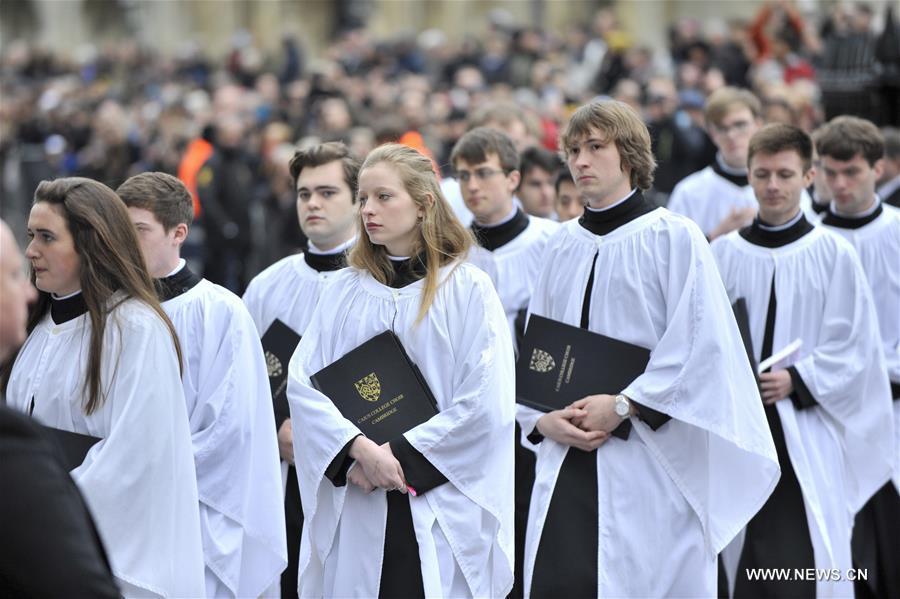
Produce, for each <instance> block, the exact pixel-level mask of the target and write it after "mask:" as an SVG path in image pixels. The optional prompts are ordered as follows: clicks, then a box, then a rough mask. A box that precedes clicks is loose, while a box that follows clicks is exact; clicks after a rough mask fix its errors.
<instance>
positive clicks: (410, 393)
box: [310, 331, 438, 445]
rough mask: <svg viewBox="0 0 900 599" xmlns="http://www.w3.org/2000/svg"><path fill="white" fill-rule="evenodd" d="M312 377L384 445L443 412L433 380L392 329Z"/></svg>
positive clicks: (347, 414)
mask: <svg viewBox="0 0 900 599" xmlns="http://www.w3.org/2000/svg"><path fill="white" fill-rule="evenodd" d="M310 382H311V383H312V385H313V387H315V388H316V389H318V390H319V391H320V392H321V393H322V394H324V395H326V396H328V398H329V399H331V401H332V402H334V405H335V406H336V407H337V409H338V410H340V412H341V414H342V415H343V416H344V418H346V419H347V420H349V421H350V422H352V423H353V424H355V425H356V426H357V427H358V428H359V430H360V431H362V433H363V434H364V435H365V436H366V437H368V438H369V439H371V440H373V441H374V442H375V443H378V444H379V445H381V444H383V443H387V442H389V441H392V440H394V439H398V438H400V437H401V436H402V435H403V433H405V432H406V431H408V430H410V429H411V428H414V427H416V426H418V425H419V424H422V423H423V422H425V421H426V420H428V419H429V418H431V417H432V416H434V415H435V414H437V413H438V409H437V402H436V401H435V399H434V395H432V393H431V389H430V388H429V387H428V383H427V382H426V381H425V379H424V377H423V376H422V373H421V372H419V368H418V367H417V366H416V365H415V364H413V362H412V361H411V360H410V359H409V356H408V355H406V351H405V350H404V349H403V345H402V344H401V343H400V339H398V338H397V336H396V335H394V333H393V332H391V331H384V332H383V333H379V334H378V335H376V336H374V337H372V338H371V339H369V340H368V341H366V342H365V343H363V344H362V345H360V346H359V347H357V348H355V349H352V350H350V352H348V353H347V354H346V355H345V356H343V357H342V358H340V359H338V360H337V361H335V362H333V363H332V364H330V365H328V366H326V367H325V368H323V369H322V370H320V371H319V372H317V373H315V374H314V375H312V376H311V377H310Z"/></svg>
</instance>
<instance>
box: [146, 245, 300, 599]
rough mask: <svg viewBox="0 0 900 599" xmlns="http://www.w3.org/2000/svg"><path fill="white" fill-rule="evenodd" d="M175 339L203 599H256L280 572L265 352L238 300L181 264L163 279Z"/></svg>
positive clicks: (282, 559) (280, 531)
mask: <svg viewBox="0 0 900 599" xmlns="http://www.w3.org/2000/svg"><path fill="white" fill-rule="evenodd" d="M160 282H161V286H162V297H161V298H160V299H162V300H163V304H162V306H163V309H164V310H165V311H166V314H168V316H169V318H170V319H171V321H172V324H173V325H174V326H175V330H176V331H177V332H178V338H179V339H180V340H181V352H182V356H183V358H184V372H183V375H182V383H183V388H184V397H185V401H186V405H187V413H188V421H189V424H190V429H191V440H192V443H193V449H194V466H195V468H196V471H197V492H198V495H199V499H200V531H201V534H202V536H203V556H204V560H205V563H206V593H207V596H208V597H229V596H230V597H258V596H260V595H261V594H262V593H263V592H264V591H265V590H266V589H267V588H269V587H270V586H271V585H272V584H273V583H274V582H275V581H276V580H277V579H278V578H279V577H280V576H281V571H282V570H284V568H285V566H286V565H287V550H286V541H285V527H284V512H283V510H282V502H281V470H280V468H279V460H278V443H277V440H276V438H275V429H274V426H273V424H274V423H273V417H272V407H271V406H272V403H271V393H270V391H269V377H268V373H267V371H266V363H265V358H264V357H263V351H262V345H261V344H260V341H259V335H257V332H256V327H255V326H254V324H253V321H252V319H251V318H250V315H249V314H248V313H247V309H246V308H245V307H244V305H243V304H242V303H241V300H240V298H238V297H237V296H236V295H234V294H233V293H231V292H230V291H228V290H227V289H225V288H224V287H220V286H218V285H215V284H213V283H210V282H209V281H207V280H206V279H200V278H199V277H197V276H196V275H194V274H193V273H192V272H191V271H190V269H189V268H188V267H187V266H186V265H184V264H183V261H182V266H181V268H180V269H179V270H178V271H177V272H176V273H173V274H172V275H170V276H169V277H166V278H165V279H162V280H161V281H160Z"/></svg>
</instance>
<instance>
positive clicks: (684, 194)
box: [667, 162, 814, 238]
mask: <svg viewBox="0 0 900 599" xmlns="http://www.w3.org/2000/svg"><path fill="white" fill-rule="evenodd" d="M758 206H759V204H757V202H756V196H755V195H754V194H753V188H752V187H750V185H749V184H748V182H747V176H746V175H733V174H730V173H728V172H726V171H725V170H724V169H723V168H722V166H721V165H720V164H719V163H718V162H715V163H713V165H711V166H707V167H706V168H704V169H703V170H700V171H697V172H696V173H694V174H692V175H688V176H687V177H685V178H684V179H683V180H682V181H680V182H679V183H678V185H676V186H675V189H673V190H672V195H671V197H670V198H669V203H668V206H667V208H668V209H669V210H671V211H672V212H675V213H678V214H682V215H684V216H686V217H688V218H689V219H691V220H692V221H694V222H695V223H697V226H699V227H700V229H701V230H702V231H703V234H704V235H706V237H707V238H709V236H710V234H711V233H712V232H713V229H715V228H716V227H717V226H718V225H719V223H721V222H722V221H723V220H725V218H726V217H727V216H728V214H729V213H730V212H731V211H732V210H735V209H737V210H741V209H744V208H752V209H753V210H756V209H757V208H758ZM800 206H801V208H802V209H803V212H804V213H805V214H806V215H807V216H808V217H809V218H810V219H812V218H813V217H814V211H813V201H812V197H810V195H809V193H808V192H807V191H806V190H804V191H803V194H802V195H801V199H800Z"/></svg>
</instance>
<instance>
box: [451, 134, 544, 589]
mask: <svg viewBox="0 0 900 599" xmlns="http://www.w3.org/2000/svg"><path fill="white" fill-rule="evenodd" d="M519 162H520V160H519V154H518V152H517V151H516V146H515V145H514V144H513V141H512V139H510V138H509V136H507V135H506V134H505V133H503V132H502V131H500V130H499V129H495V128H491V127H476V128H475V129H472V130H471V131H469V132H468V133H466V134H465V135H463V136H462V137H461V138H460V139H459V141H457V142H456V145H455V146H454V147H453V150H452V152H451V154H450V164H451V165H452V166H453V169H454V171H455V172H456V177H457V179H458V180H459V185H460V189H461V191H462V196H463V200H464V201H465V203H466V207H467V208H468V209H469V210H470V211H471V212H472V214H473V215H474V220H473V221H472V225H471V227H470V229H471V231H472V232H473V233H474V234H475V240H476V241H477V242H478V244H479V246H480V247H481V248H483V249H484V250H487V252H490V256H489V257H492V258H493V262H494V265H495V267H496V271H497V278H496V281H495V286H496V288H497V292H498V293H499V294H500V301H501V303H502V304H503V309H504V311H505V312H506V318H507V320H508V323H509V330H510V334H511V336H512V339H513V342H514V343H515V344H516V345H517V344H518V340H519V338H521V335H522V332H523V330H524V327H525V314H526V312H527V310H528V302H529V300H531V290H532V288H533V287H534V284H535V282H536V281H537V275H538V269H539V268H540V265H541V261H542V260H543V257H544V249H545V247H546V245H547V240H548V239H549V238H550V236H551V235H552V234H553V233H554V232H555V231H556V230H557V228H558V227H559V225H558V224H557V223H555V222H553V221H551V220H549V219H546V218H540V217H537V216H533V215H531V214H526V212H525V211H524V210H523V209H522V208H520V207H518V206H517V205H516V203H515V202H514V201H513V194H514V193H515V191H516V189H517V188H518V187H519V184H520V182H521V176H520V173H519V170H518V169H519ZM517 428H518V427H517ZM529 445H530V444H529V443H528V441H523V440H522V439H520V435H519V431H518V430H516V556H517V560H516V564H517V576H516V581H517V584H516V589H515V591H514V593H513V594H514V596H516V597H519V596H521V590H520V589H521V586H522V584H521V580H522V575H521V569H520V568H518V566H521V563H522V555H523V550H524V544H525V523H526V522H527V518H528V502H529V500H530V497H531V486H532V484H533V483H534V459H535V458H534V451H533V449H531V448H529V447H528V446H529Z"/></svg>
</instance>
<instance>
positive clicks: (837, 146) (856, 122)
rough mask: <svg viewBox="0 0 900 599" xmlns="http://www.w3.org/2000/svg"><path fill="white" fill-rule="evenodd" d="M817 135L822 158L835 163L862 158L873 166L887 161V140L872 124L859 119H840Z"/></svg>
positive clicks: (824, 127) (817, 144)
mask: <svg viewBox="0 0 900 599" xmlns="http://www.w3.org/2000/svg"><path fill="white" fill-rule="evenodd" d="M821 129H822V131H821V133H819V134H817V135H816V152H817V153H818V154H819V158H821V157H823V156H831V157H832V158H834V159H835V160H852V159H853V157H854V156H856V155H857V154H861V155H862V157H863V158H865V159H866V162H868V163H869V166H872V165H874V164H875V163H876V162H878V161H879V160H881V159H882V158H883V157H884V136H883V135H882V134H881V131H879V130H878V127H876V126H875V125H874V124H872V123H871V122H869V121H867V120H865V119H861V118H859V117H855V116H839V117H835V118H833V119H831V120H830V121H828V122H827V123H826V124H825V125H823V126H822V127H821Z"/></svg>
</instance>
